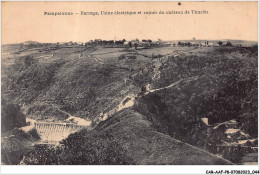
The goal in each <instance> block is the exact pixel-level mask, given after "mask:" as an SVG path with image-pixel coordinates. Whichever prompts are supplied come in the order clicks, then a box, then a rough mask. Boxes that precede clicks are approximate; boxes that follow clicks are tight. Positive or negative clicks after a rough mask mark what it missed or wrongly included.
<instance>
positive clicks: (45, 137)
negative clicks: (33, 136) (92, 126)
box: [34, 122, 89, 142]
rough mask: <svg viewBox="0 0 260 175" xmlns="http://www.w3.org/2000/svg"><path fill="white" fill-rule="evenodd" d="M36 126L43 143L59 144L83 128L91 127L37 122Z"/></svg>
mask: <svg viewBox="0 0 260 175" xmlns="http://www.w3.org/2000/svg"><path fill="white" fill-rule="evenodd" d="M34 125H35V128H36V131H37V133H38V135H39V136H40V138H41V140H42V141H43V142H59V141H61V140H63V139H65V138H67V137H68V136H69V135H70V134H72V133H75V132H77V131H79V130H80V129H82V128H88V127H89V126H86V125H78V124H73V123H52V122H35V123H34Z"/></svg>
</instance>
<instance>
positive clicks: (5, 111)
mask: <svg viewBox="0 0 260 175" xmlns="http://www.w3.org/2000/svg"><path fill="white" fill-rule="evenodd" d="M1 117H2V118H1V131H2V133H4V132H7V131H10V130H12V129H14V128H15V127H17V128H19V127H22V126H25V125H26V119H25V115H24V114H23V113H22V112H21V108H20V106H19V105H17V104H11V103H10V104H9V103H7V102H6V101H5V100H4V99H2V106H1Z"/></svg>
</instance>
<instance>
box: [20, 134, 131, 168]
mask: <svg viewBox="0 0 260 175" xmlns="http://www.w3.org/2000/svg"><path fill="white" fill-rule="evenodd" d="M61 144H62V146H55V147H53V146H40V147H36V148H35V149H34V150H33V151H31V152H30V153H28V154H27V155H25V157H24V160H23V162H24V163H25V164H27V165H128V164H134V161H133V160H132V159H131V158H129V157H128V156H127V155H126V154H125V153H126V152H125V150H124V149H123V148H122V147H121V146H120V145H119V144H118V140H117V139H116V138H114V137H113V136H112V135H111V134H110V133H108V132H101V131H95V130H92V131H88V130H86V129H85V130H81V131H80V132H76V133H74V134H71V135H69V137H68V138H67V139H65V140H63V141H61Z"/></svg>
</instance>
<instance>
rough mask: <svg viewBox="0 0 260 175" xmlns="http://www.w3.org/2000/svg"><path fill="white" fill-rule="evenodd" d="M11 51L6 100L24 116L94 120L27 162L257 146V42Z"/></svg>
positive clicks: (173, 158) (197, 154) (160, 159)
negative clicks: (90, 129) (214, 45)
mask: <svg viewBox="0 0 260 175" xmlns="http://www.w3.org/2000/svg"><path fill="white" fill-rule="evenodd" d="M17 52H19V54H10V55H9V57H6V58H5V59H3V60H2V98H4V99H6V101H8V102H9V103H14V104H19V105H20V106H21V110H22V112H23V113H24V114H25V115H26V117H28V118H32V119H36V120H38V121H46V122H53V121H55V122H64V121H65V120H66V119H68V118H70V117H72V116H75V117H80V118H84V119H86V120H89V121H91V124H92V127H93V130H92V131H89V130H82V131H80V132H78V133H75V134H72V135H70V136H69V137H68V138H67V139H65V140H64V141H62V142H61V146H59V147H55V148H53V147H49V146H47V148H48V149H45V147H44V146H43V147H41V146H40V147H36V148H35V149H34V150H33V151H32V152H30V153H28V154H27V156H26V157H25V159H24V160H23V162H25V163H26V164H37V161H36V162H35V161H34V160H37V159H38V157H37V156H39V155H42V156H43V157H44V156H46V155H53V156H52V157H51V159H46V161H47V162H41V163H39V162H38V163H39V164H142V165H146V164H178V165H179V164H211V165H213V164H231V162H230V161H232V162H233V163H238V162H239V161H240V160H241V159H242V156H244V152H243V151H244V150H242V151H240V152H235V151H234V150H235V148H236V147H237V145H240V147H241V146H242V147H243V146H245V143H247V144H248V145H250V144H251V145H253V146H257V137H258V135H257V131H258V126H257V123H258V118H257V95H256V94H257V77H258V75H257V47H199V48H196V47H195V48H194V47H157V48H148V49H143V48H140V49H138V50H135V49H134V48H122V47H118V48H117V47H111V48H110V47H104V46H93V47H81V46H74V47H64V48H63V47H61V48H59V47H51V46H44V47H37V48H34V49H32V48H28V49H26V48H22V49H20V50H19V51H17ZM202 118H204V119H205V118H206V119H207V120H208V123H207V122H206V123H205V122H203V120H202ZM228 122H229V123H231V124H227V123H228ZM225 123H226V124H225ZM220 126H221V127H220ZM230 130H231V131H232V132H233V131H235V132H236V135H234V134H233V135H231V134H229V131H230ZM229 137H230V138H229ZM240 143H241V144H240ZM99 144H101V145H102V146H100V147H98V148H96V145H99ZM110 144H111V145H112V146H111V147H110ZM89 145H92V146H89ZM219 146H225V149H219V148H218V147H219ZM226 147H227V148H226ZM229 148H232V149H229ZM233 148H234V149H233ZM248 148H250V147H248ZM99 152H101V154H99ZM209 152H211V153H209ZM212 153H214V154H212ZM215 154H218V155H220V156H222V157H224V158H227V159H229V160H230V161H228V160H225V159H223V158H221V157H219V156H216V155H215ZM74 155H76V156H74ZM91 155H93V157H92V158H91ZM88 156H90V158H86V157H88ZM113 156H114V157H115V159H113ZM31 157H33V158H34V159H32V160H31V159H30V158H31ZM47 157H48V156H47ZM54 157H57V158H54ZM83 157H84V159H83ZM71 159H73V160H74V161H73V160H71ZM43 160H44V161H45V159H43ZM80 160H82V161H80ZM97 160H100V161H97ZM77 162H79V163H77Z"/></svg>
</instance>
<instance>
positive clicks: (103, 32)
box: [1, 1, 258, 44]
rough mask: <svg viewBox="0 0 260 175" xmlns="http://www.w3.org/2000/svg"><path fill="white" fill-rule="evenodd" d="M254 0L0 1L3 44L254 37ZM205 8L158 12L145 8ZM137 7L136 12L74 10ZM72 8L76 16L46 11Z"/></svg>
mask: <svg viewBox="0 0 260 175" xmlns="http://www.w3.org/2000/svg"><path fill="white" fill-rule="evenodd" d="M257 6H258V4H257V2H243V1H240V2H232V1H230V2H181V5H178V2H169V1H168V2H135V1H132V2H113V1H112V2H50V1H49V2H39V1H38V2H29V1H27V2H15V1H13V2H12V1H9V2H2V9H1V13H2V14H1V15H2V22H1V27H2V28H1V30H2V33H1V39H2V44H10V43H19V42H25V41H37V42H68V41H74V42H86V41H89V40H91V39H104V40H120V39H126V40H130V39H135V38H139V39H152V40H157V39H158V38H159V39H162V40H185V39H187V40H188V39H192V38H194V37H195V38H196V39H207V40H221V39H239V40H252V41H257V40H258V16H257V15H258V14H257V12H258V11H257ZM186 10H187V11H190V12H191V10H197V11H203V10H205V11H207V12H208V13H207V14H157V15H145V14H143V13H144V12H145V11H157V13H159V11H165V12H166V11H183V12H185V11H186ZM81 11H84V12H99V13H100V12H101V11H109V12H112V13H114V12H115V11H120V12H121V11H132V12H133V11H135V12H138V11H141V13H142V14H140V15H138V14H137V15H96V16H92V15H80V14H78V15H77V14H75V13H80V12H81ZM44 12H73V13H74V15H63V16H61V15H59V16H53V15H44Z"/></svg>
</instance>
